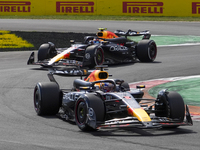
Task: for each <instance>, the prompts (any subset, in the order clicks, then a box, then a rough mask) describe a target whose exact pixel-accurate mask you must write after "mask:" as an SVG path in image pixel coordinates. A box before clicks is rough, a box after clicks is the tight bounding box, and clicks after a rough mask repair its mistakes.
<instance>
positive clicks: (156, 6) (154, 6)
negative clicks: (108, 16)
mask: <svg viewBox="0 0 200 150" xmlns="http://www.w3.org/2000/svg"><path fill="white" fill-rule="evenodd" d="M122 7H123V13H133V14H139V13H142V14H145V13H146V14H162V13H163V2H123V6H122Z"/></svg>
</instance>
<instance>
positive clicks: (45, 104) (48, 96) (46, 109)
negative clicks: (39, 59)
mask: <svg viewBox="0 0 200 150" xmlns="http://www.w3.org/2000/svg"><path fill="white" fill-rule="evenodd" d="M59 97H60V89H59V86H58V85H57V84H56V83H54V82H50V83H37V85H36V86H35V89H34V108H35V111H36V113H37V115H39V116H45V115H55V114H57V113H58V111H59V107H60V100H59Z"/></svg>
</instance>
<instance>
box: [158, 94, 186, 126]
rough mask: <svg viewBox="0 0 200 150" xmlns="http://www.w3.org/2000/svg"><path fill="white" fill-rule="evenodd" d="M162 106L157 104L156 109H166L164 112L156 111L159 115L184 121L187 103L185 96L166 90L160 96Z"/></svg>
mask: <svg viewBox="0 0 200 150" xmlns="http://www.w3.org/2000/svg"><path fill="white" fill-rule="evenodd" d="M158 103H161V104H162V106H161V105H160V106H159V105H156V106H155V110H156V111H157V110H158V111H159V110H164V112H163V113H159V112H158V113H155V115H156V116H158V117H167V118H171V119H177V120H179V121H180V122H183V120H184V116H185V104H184V101H183V98H182V97H181V95H180V94H178V93H177V92H173V91H170V92H165V94H164V95H162V96H161V97H160V98H159V102H158ZM163 127H164V128H167V127H168V128H176V127H178V125H170V126H169V125H166V126H165V125H163Z"/></svg>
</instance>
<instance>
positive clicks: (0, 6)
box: [0, 1, 31, 13]
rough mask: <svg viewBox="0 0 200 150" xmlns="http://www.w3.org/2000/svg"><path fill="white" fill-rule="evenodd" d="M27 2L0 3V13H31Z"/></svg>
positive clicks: (29, 3)
mask: <svg viewBox="0 0 200 150" xmlns="http://www.w3.org/2000/svg"><path fill="white" fill-rule="evenodd" d="M30 6H31V2H29V1H0V12H8V13H10V12H23V13H27V12H31V7H30Z"/></svg>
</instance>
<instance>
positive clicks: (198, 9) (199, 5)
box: [192, 2, 200, 14]
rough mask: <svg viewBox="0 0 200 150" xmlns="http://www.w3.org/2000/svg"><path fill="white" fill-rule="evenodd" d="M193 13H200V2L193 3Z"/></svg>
mask: <svg viewBox="0 0 200 150" xmlns="http://www.w3.org/2000/svg"><path fill="white" fill-rule="evenodd" d="M192 14H200V2H193V3H192Z"/></svg>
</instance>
